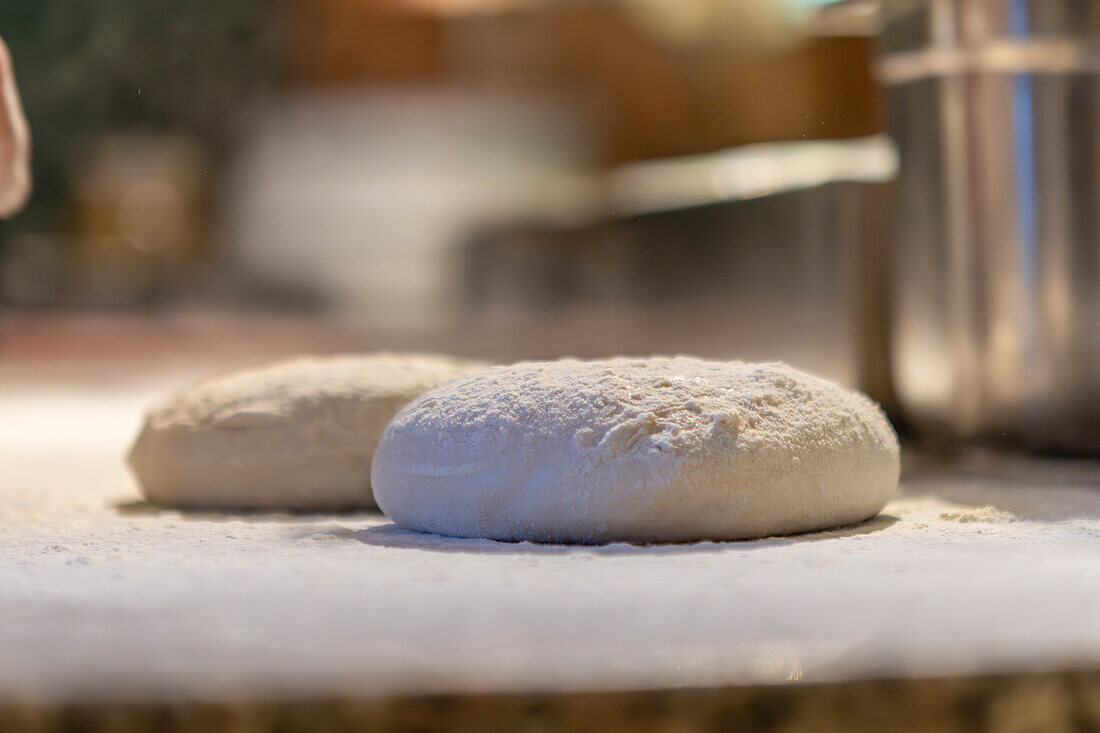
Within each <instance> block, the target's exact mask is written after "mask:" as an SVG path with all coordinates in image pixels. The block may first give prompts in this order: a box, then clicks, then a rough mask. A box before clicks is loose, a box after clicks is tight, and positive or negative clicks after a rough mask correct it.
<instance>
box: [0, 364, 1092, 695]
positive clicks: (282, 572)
mask: <svg viewBox="0 0 1100 733" xmlns="http://www.w3.org/2000/svg"><path fill="white" fill-rule="evenodd" d="M178 381H179V376H178V375H176V377H174V378H172V379H169V378H168V377H162V378H158V379H156V380H150V381H147V382H145V383H138V384H134V383H128V384H123V383H121V382H116V383H115V384H114V385H113V386H111V385H101V386H99V387H96V388H91V387H88V388H83V389H78V388H75V387H70V388H62V387H59V386H57V385H50V384H37V385H36V384H34V383H23V382H13V381H12V380H7V381H4V380H2V379H0V699H4V698H8V699H12V698H14V699H17V700H44V701H50V700H62V701H70V700H82V699H89V698H92V699H103V698H109V699H118V698H127V699H139V700H140V699H161V698H166V697H167V698H175V697H189V698H199V699H211V700H217V699H226V698H236V697H241V696H252V697H266V696H288V695H318V694H320V695H360V696H374V695H386V694H396V693H418V692H437V691H438V692H445V691H449V692H453V691H459V692H460V691H475V690H476V691H505V692H507V691H531V690H540V691H541V690H592V689H595V690H599V689H640V688H656V687H675V686H685V685H717V684H751V683H771V682H786V681H789V680H838V679H851V678H861V677H879V676H896V675H902V676H906V675H940V674H968V673H984V672H1000V671H1017V670H1024V669H1027V670H1033V669H1058V670H1062V669H1077V668H1090V669H1096V668H1100V468H1096V467H1094V466H1090V465H1083V464H1072V463H1059V462H1054V461H1050V462H1035V461H1027V460H1024V459H1010V458H986V459H985V460H984V461H979V462H974V461H971V462H969V463H968V464H967V465H966V466H964V467H962V468H956V469H953V470H950V471H948V470H943V469H939V470H932V469H925V470H913V471H910V473H909V474H908V476H907V478H906V480H905V481H904V486H903V490H902V492H901V494H900V495H899V496H898V497H897V499H896V500H895V501H893V502H892V503H891V504H890V505H889V506H888V507H887V509H886V511H885V514H884V515H883V516H880V517H879V518H878V519H876V520H873V521H872V522H869V523H867V524H866V525H863V526H861V527H856V528H850V529H846V530H841V531H836V532H825V533H817V534H812V535H803V536H799V537H790V538H777V539H767V540H760V541H755V542H737V543H725V544H713V543H703V544H694V545H673V546H658V547H635V546H629V545H611V546H605V547H562V546H538V545H530V544H518V545H510V544H501V543H495V542H488V541H472V540H455V539H447V538H440V537H434V536H425V535H418V534H415V533H410V532H404V531H401V530H397V529H395V528H394V527H393V526H392V525H390V524H389V523H388V522H387V520H386V519H385V518H384V517H382V516H381V515H372V514H353V515H299V516H275V515H256V516H245V517H242V516H235V515H219V516H211V515H201V516H200V515H186V514H181V513H178V512H171V511H157V510H155V509H152V508H148V507H145V506H142V505H140V504H137V503H136V502H137V500H138V495H137V491H136V489H135V487H134V485H133V483H132V481H131V479H130V477H129V476H128V474H127V473H126V470H125V467H124V465H123V462H122V457H123V455H124V453H125V450H126V448H127V445H128V443H129V441H130V439H131V437H132V436H133V434H134V433H135V431H136V429H137V426H138V423H139V421H140V413H141V408H142V407H143V405H144V404H145V403H146V402H147V401H148V400H149V399H150V398H151V397H153V396H155V395H157V394H159V393H160V392H161V391H163V389H164V387H165V384H166V383H176V382H178Z"/></svg>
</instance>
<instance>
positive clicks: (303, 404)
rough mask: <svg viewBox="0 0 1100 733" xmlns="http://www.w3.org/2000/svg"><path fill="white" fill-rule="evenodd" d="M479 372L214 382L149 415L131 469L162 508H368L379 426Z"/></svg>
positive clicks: (389, 366)
mask: <svg viewBox="0 0 1100 733" xmlns="http://www.w3.org/2000/svg"><path fill="white" fill-rule="evenodd" d="M485 366H486V365H485V364H481V363H479V362H470V361H461V360H457V359H450V358H447V357H442V356H428V355H401V354H368V355H345V356H333V357H320V358H306V359H297V360H294V361H288V362H282V363H279V364H275V365H272V366H268V367H266V368H262V369H257V370H252V371H243V372H239V373H237V374H232V375H230V376H226V377H221V378H219V379H214V380H212V381H208V382H204V383H202V384H199V385H197V386H194V387H191V388H188V389H185V390H183V391H181V392H179V393H177V394H175V395H174V396H172V397H171V398H169V399H168V400H167V401H166V402H164V403H163V404H161V405H158V406H156V407H154V408H153V409H152V410H151V411H149V413H148V414H147V415H146V419H145V425H144V428H143V429H142V431H141V434H140V435H139V436H138V439H137V441H136V442H135V443H134V446H133V448H132V449H131V451H130V458H129V460H130V466H131V468H132V469H133V471H134V474H135V475H136V477H137V479H138V482H139V483H140V485H141V489H142V492H143V494H144V495H145V498H146V499H148V500H149V501H150V502H153V503H156V504H162V505H166V506H189V507H218V508H233V509H287V510H333V509H350V508H374V507H375V506H376V505H375V503H374V499H373V498H372V496H371V486H370V465H371V459H372V458H373V457H374V449H375V447H376V446H377V445H378V439H379V437H380V436H381V435H382V431H383V430H384V429H385V427H386V423H388V422H389V421H390V419H391V418H392V417H393V416H394V415H395V414H396V413H397V412H398V411H399V410H400V409H401V408H402V407H404V406H405V405H406V404H407V403H408V402H409V401H410V400H412V399H414V398H416V397H417V396H418V395H420V394H423V393H424V392H425V391H426V390H428V389H430V388H432V387H434V386H436V385H438V384H442V383H443V382H446V381H447V380H449V379H454V378H455V377H458V376H461V375H463V374H467V373H469V372H472V371H477V370H480V369H484V368H485Z"/></svg>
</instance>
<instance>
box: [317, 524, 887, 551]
mask: <svg viewBox="0 0 1100 733" xmlns="http://www.w3.org/2000/svg"><path fill="white" fill-rule="evenodd" d="M897 521H898V518H897V517H894V516H891V515H889V514H879V515H877V516H874V517H872V518H870V519H868V520H866V521H864V522H860V523H859V524H853V525H849V526H847V527H838V528H836V529H828V530H820V531H817V532H806V533H804V534H795V535H786V536H783V537H765V538H762V539H756V540H730V541H719V542H716V541H711V540H707V541H702V542H681V543H663V544H632V543H627V542H611V543H607V544H591V545H584V544H572V545H567V544H551V543H535V542H501V541H498V540H485V539H472V538H465V537H447V536H444V535H437V534H429V533H426V532H416V531H413V530H409V529H402V528H400V527H398V526H397V525H395V524H383V525H377V526H374V527H367V528H365V529H349V528H346V527H338V528H335V529H328V530H325V531H324V532H321V533H319V534H322V535H326V536H330V537H338V538H342V539H350V540H355V541H357V542H361V543H363V544H364V545H370V546H372V547H386V548H390V549H403V550H426V551H428V552H447V553H470V554H478V555H516V554H519V555H570V554H574V553H588V554H597V555H653V554H659V555H674V554H684V553H691V552H723V551H726V550H763V549H767V548H771V547H786V546H788V545H795V544H799V543H804V542H822V541H825V540H834V539H840V538H842V537H852V536H854V535H861V534H870V533H872V532H879V531H881V530H884V529H886V528H887V527H889V526H891V525H893V524H894V523H896V522H897Z"/></svg>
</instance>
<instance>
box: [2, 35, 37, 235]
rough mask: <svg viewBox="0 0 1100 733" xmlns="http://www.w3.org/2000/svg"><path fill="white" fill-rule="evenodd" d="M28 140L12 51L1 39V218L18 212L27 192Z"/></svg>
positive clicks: (28, 132)
mask: <svg viewBox="0 0 1100 733" xmlns="http://www.w3.org/2000/svg"><path fill="white" fill-rule="evenodd" d="M30 143H31V136H30V129H29V128H28V126H27V118H26V117H25V116H24V115H23V107H22V105H21V104H20V103H19V89H18V88H17V87H16V86H15V72H14V70H13V68H12V63H11V54H10V53H9V52H8V47H7V45H5V44H4V41H3V39H0V217H7V216H11V215H12V214H14V213H15V212H17V211H19V209H21V208H22V207H23V204H25V203H26V201H27V197H28V196H29V195H30V192H31V174H30Z"/></svg>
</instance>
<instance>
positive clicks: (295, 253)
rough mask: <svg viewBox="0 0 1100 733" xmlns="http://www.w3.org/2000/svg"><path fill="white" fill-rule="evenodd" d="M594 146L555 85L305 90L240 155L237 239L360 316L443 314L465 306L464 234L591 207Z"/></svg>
mask: <svg viewBox="0 0 1100 733" xmlns="http://www.w3.org/2000/svg"><path fill="white" fill-rule="evenodd" d="M585 147H586V146H585V142H584V133H583V126H582V125H581V124H580V122H579V121H578V119H577V116H576V114H575V113H574V112H573V110H572V108H571V107H570V106H569V105H568V104H567V103H565V102H563V101H562V100H561V99H559V98H558V97H557V96H555V95H543V94H535V93H530V94H518V93H516V94H503V93H497V92H486V91H470V90H461V89H448V90H444V89H438V88H435V89H432V88H428V89H423V90H416V91H414V90H407V91H401V92H397V91H380V90H376V91H373V92H366V91H364V92H350V91H349V92H344V93H324V94H321V93H315V94H300V95H296V96H294V97H292V98H290V99H288V100H286V101H285V102H284V103H283V104H281V105H279V106H277V107H275V108H272V109H271V110H269V111H268V112H267V114H266V115H265V116H264V118H263V119H261V120H260V121H259V124H258V126H257V129H256V131H255V133H254V134H253V135H251V136H250V139H249V144H248V146H247V147H246V148H245V149H244V150H243V151H242V154H241V157H240V159H239V160H238V161H237V164H236V166H235V173H234V175H233V176H232V179H231V182H230V197H231V199H230V206H229V219H230V221H229V226H230V232H229V240H230V241H231V243H232V246H233V247H234V248H235V250H236V251H235V254H236V259H237V261H238V264H239V265H240V266H241V267H242V268H243V270H244V272H245V274H247V275H248V276H250V277H251V278H252V279H254V280H256V281H259V282H261V283H263V284H265V285H268V286H277V287H280V288H284V289H287V290H292V291H296V292H301V291H303V290H304V291H307V292H310V293H312V294H313V295H315V296H317V297H319V298H320V299H322V300H324V301H326V302H327V303H329V304H331V305H334V306H335V307H337V308H338V309H339V310H340V311H342V312H343V313H344V314H346V315H347V316H349V317H351V318H353V319H355V320H361V319H368V320H371V321H375V322H383V323H386V324H394V323H404V324H423V323H435V322H437V321H438V319H439V318H441V317H443V316H444V315H445V314H446V313H448V312H450V311H451V310H452V309H453V304H454V300H455V293H454V287H455V284H456V277H455V263H454V257H453V252H454V249H455V247H456V246H458V245H460V244H462V243H463V242H465V241H466V240H468V239H469V238H470V237H472V236H475V234H476V232H477V231H478V230H479V229H480V228H482V227H485V226H492V225H493V224H495V223H499V222H510V221H515V220H520V221H547V220H550V221H560V220H562V219H563V218H569V217H575V216H577V215H578V211H583V209H584V206H585V205H586V204H587V203H589V202H590V201H591V196H589V195H588V194H589V189H588V188H587V186H589V185H590V181H589V180H588V179H586V178H584V177H583V175H582V173H583V171H584V170H586V169H587V166H586V165H585V161H584V157H585V153H584V151H585Z"/></svg>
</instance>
